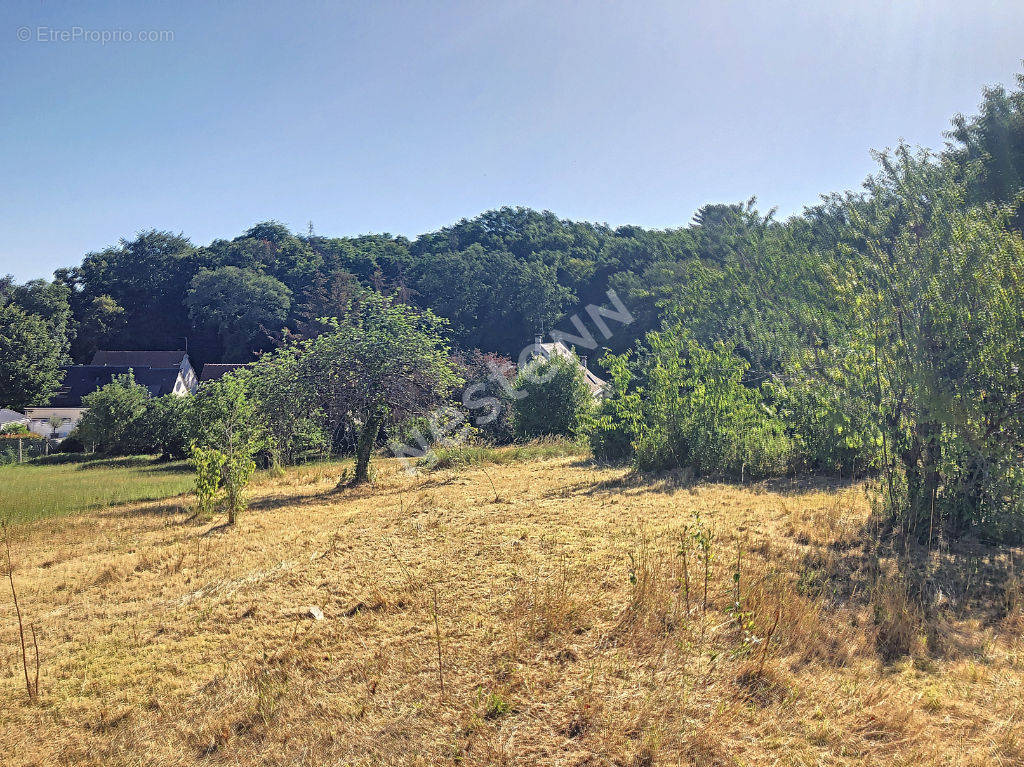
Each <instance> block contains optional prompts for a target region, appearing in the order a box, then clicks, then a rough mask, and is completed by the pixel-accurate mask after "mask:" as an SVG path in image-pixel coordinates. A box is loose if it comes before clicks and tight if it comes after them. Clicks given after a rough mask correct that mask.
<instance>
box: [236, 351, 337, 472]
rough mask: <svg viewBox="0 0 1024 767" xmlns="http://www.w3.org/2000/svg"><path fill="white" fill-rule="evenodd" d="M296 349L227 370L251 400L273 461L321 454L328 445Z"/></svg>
mask: <svg viewBox="0 0 1024 767" xmlns="http://www.w3.org/2000/svg"><path fill="white" fill-rule="evenodd" d="M302 351H303V350H302V347H301V346H300V345H297V344H293V345H289V346H285V347H283V348H281V349H279V350H277V351H276V352H274V353H272V354H264V355H263V356H261V357H260V358H259V359H258V360H257V361H256V362H254V363H253V364H252V365H250V366H248V367H246V368H243V369H240V370H237V371H235V372H233V373H231V374H229V375H231V376H232V377H234V378H238V379H239V380H241V381H243V383H244V384H245V386H246V387H247V391H248V393H249V396H250V397H252V398H253V400H254V401H255V402H256V403H257V408H256V418H257V420H258V421H259V423H260V425H261V427H262V429H263V432H264V434H265V435H266V439H267V449H268V450H269V452H270V458H271V461H272V463H273V464H275V465H277V464H280V463H285V464H294V463H296V462H298V461H299V460H300V459H302V458H304V457H310V456H316V457H322V456H324V455H325V454H327V453H329V452H330V448H331V438H330V434H328V433H327V428H326V419H325V412H324V409H323V406H322V405H321V404H320V403H318V402H317V399H316V389H315V386H314V382H313V379H312V378H311V377H310V376H308V375H306V366H305V361H304V359H303V354H302Z"/></svg>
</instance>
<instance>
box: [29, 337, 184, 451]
mask: <svg viewBox="0 0 1024 767" xmlns="http://www.w3.org/2000/svg"><path fill="white" fill-rule="evenodd" d="M129 370H130V371H131V372H132V374H133V376H134V377H135V381H136V382H137V383H140V384H142V385H143V386H145V387H146V388H147V389H149V392H150V394H152V395H153V396H154V397H160V396H162V395H164V394H177V395H178V396H186V395H188V394H194V393H195V391H196V388H198V386H199V377H198V376H197V375H196V372H195V370H193V368H192V363H191V361H190V360H189V358H188V354H187V353H185V352H183V351H173V352H144V351H139V352H132V351H98V352H96V354H95V355H93V358H92V364H91V365H70V366H68V367H66V368H64V381H63V383H62V384H61V387H60V389H59V390H58V391H57V393H56V394H55V395H54V396H53V397H52V398H51V399H50V404H49V405H47V406H45V407H29V408H25V416H26V417H27V418H28V419H29V422H28V428H29V429H31V430H32V431H34V432H35V433H36V434H39V435H41V436H44V437H55V438H56V439H64V438H65V437H66V436H68V434H70V433H71V430H72V429H74V428H75V426H77V425H78V422H79V421H81V420H82V416H83V415H84V414H85V411H86V410H87V408H84V407H82V397H84V396H86V395H87V394H92V393H93V392H94V391H96V390H97V389H99V388H101V387H103V386H106V385H107V384H108V383H110V382H111V380H112V379H113V378H114V376H117V375H121V374H123V373H127V372H128V371H129ZM51 418H57V419H60V425H59V426H58V427H57V428H56V430H54V428H53V426H51V425H50V419H51Z"/></svg>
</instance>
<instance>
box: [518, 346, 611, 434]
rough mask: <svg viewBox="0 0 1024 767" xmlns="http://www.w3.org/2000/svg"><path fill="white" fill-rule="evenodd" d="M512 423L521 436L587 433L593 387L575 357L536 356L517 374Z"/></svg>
mask: <svg viewBox="0 0 1024 767" xmlns="http://www.w3.org/2000/svg"><path fill="white" fill-rule="evenodd" d="M515 389H516V390H517V391H518V392H519V394H518V395H516V396H517V397H518V399H517V400H516V402H515V405H514V410H513V416H512V423H513V426H514V428H515V433H516V437H518V438H519V439H536V438H538V437H551V436H556V437H569V438H570V439H578V438H580V437H582V436H583V435H584V432H585V430H586V428H587V425H588V421H589V417H590V415H591V411H592V408H593V398H592V397H591V395H590V389H589V388H587V384H586V381H584V379H583V371H582V369H581V368H580V366H579V364H578V362H577V361H575V360H570V359H566V358H564V357H561V356H557V355H553V356H552V357H551V358H550V359H544V358H542V357H535V358H534V359H533V360H531V361H530V362H528V363H527V364H526V365H525V366H524V367H523V369H522V370H521V371H519V375H518V376H516V381H515Z"/></svg>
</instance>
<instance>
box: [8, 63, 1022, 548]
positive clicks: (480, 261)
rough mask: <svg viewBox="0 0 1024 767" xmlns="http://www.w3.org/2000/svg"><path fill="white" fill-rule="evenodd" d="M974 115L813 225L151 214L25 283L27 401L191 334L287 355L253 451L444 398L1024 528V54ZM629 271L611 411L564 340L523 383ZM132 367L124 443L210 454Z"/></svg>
mask: <svg viewBox="0 0 1024 767" xmlns="http://www.w3.org/2000/svg"><path fill="white" fill-rule="evenodd" d="M947 137H948V144H947V146H946V147H945V149H944V151H942V152H941V153H940V154H937V155H930V154H926V153H923V152H915V151H912V150H910V149H909V148H907V147H904V146H899V147H897V149H896V150H895V151H892V152H888V153H882V154H879V155H878V164H879V170H878V172H877V173H876V174H875V175H874V176H872V177H870V178H869V179H868V180H867V181H866V182H865V184H864V187H863V189H862V190H860V191H859V192H856V193H855V192H846V193H843V194H832V195H828V196H825V197H823V198H822V199H821V201H820V203H819V204H817V205H814V206H812V207H809V208H807V209H806V210H805V211H804V212H803V213H802V214H801V215H798V216H794V217H792V218H790V219H788V220H786V221H779V220H776V219H775V217H774V215H773V214H772V213H768V214H764V213H762V212H760V211H758V209H757V208H756V205H755V201H754V200H753V199H751V200H749V201H745V202H741V203H735V204H712V205H706V206H704V207H703V208H701V209H700V210H699V211H698V212H697V214H696V215H695V216H694V218H693V221H692V222H691V223H690V224H689V225H688V226H685V227H681V228H677V229H667V230H658V231H654V230H645V229H642V228H639V227H634V226H622V227H618V228H614V229H613V228H611V227H608V226H606V225H600V224H591V223H584V222H573V221H566V220H562V219H559V218H557V217H556V216H555V215H553V214H552V213H549V212H538V211H534V210H529V209H525V208H501V209H499V210H493V211H488V212H486V213H483V214H481V215H479V216H477V217H475V218H473V219H467V220H462V221H459V222H458V223H456V224H454V225H452V226H449V227H445V228H443V229H441V230H440V231H437V232H431V233H427V234H424V235H421V236H419V237H417V238H416V239H415V240H408V239H406V238H404V237H394V236H391V235H388V234H383V235H367V236H361V237H339V238H327V237H320V236H315V235H313V234H312V232H310V233H309V234H308V235H298V234H295V233H293V232H291V231H289V230H288V229H287V228H286V227H284V226H282V225H281V224H278V223H276V222H265V223H261V224H257V225H256V226H254V227H252V228H251V229H249V230H248V231H246V232H244V233H243V234H242V235H240V236H238V237H236V238H234V239H231V240H217V241H215V242H213V243H211V244H210V245H208V246H205V247H197V246H195V245H194V244H192V243H191V242H190V241H189V240H187V239H186V238H184V237H183V236H181V235H175V234H171V233H168V232H159V231H150V232H144V233H142V234H139V235H138V236H137V237H135V238H134V239H132V240H125V241H122V242H121V243H120V244H119V245H118V246H116V247H112V248H108V249H106V250H104V251H102V252H99V253H91V254H88V255H87V256H86V257H85V259H84V260H83V262H82V264H81V265H79V266H77V267H75V268H72V269H66V270H61V271H59V272H58V273H57V274H56V280H55V282H54V283H45V282H42V281H37V282H34V283H29V284H28V285H24V286H17V285H15V284H14V283H13V281H11V280H6V281H2V282H0V406H2V405H7V406H12V405H13V406H23V405H25V404H30V403H33V402H39V401H40V400H44V399H45V398H46V397H47V396H48V395H49V394H50V393H52V392H53V390H54V388H55V386H56V385H57V382H58V381H59V375H58V373H57V368H58V366H59V365H60V364H61V363H62V362H64V361H66V360H67V357H68V354H69V353H70V355H71V357H73V358H74V359H75V360H77V361H85V360H86V359H87V358H88V357H89V356H90V355H91V353H92V352H93V351H94V350H96V349H97V348H121V349H131V348H134V349H168V348H180V347H181V346H182V345H183V343H184V339H185V338H186V337H187V338H188V343H189V350H190V353H191V356H192V357H193V359H194V361H195V362H196V363H197V364H202V363H203V362H207V361H226V360H232V361H249V360H257V361H256V362H255V364H253V365H251V366H249V367H248V368H246V369H245V370H243V371H240V372H238V373H236V374H234V375H232V376H231V379H232V380H233V381H236V382H238V386H239V387H241V388H239V389H237V391H236V390H232V391H234V392H235V394H237V395H238V396H240V397H244V398H245V402H246V403H248V404H247V405H246V406H245V408H242V410H244V411H245V412H246V413H248V414H249V415H248V416H247V419H248V420H249V421H250V422H251V423H249V425H248V426H247V427H246V428H250V427H251V428H252V429H253V430H255V431H254V433H256V432H258V433H259V435H260V437H259V440H258V442H259V447H258V448H257V447H253V448H252V450H249V451H248V453H247V454H248V455H249V457H250V458H251V459H253V460H257V459H260V458H266V459H267V461H268V462H283V463H289V462H296V461H301V460H305V459H307V458H310V457H317V456H322V455H326V454H328V453H330V452H341V451H355V452H356V453H357V455H358V457H359V460H358V461H357V479H364V478H365V477H366V475H367V471H368V465H369V456H370V453H371V451H372V448H373V447H374V445H375V444H377V443H379V442H381V441H384V440H387V441H391V442H394V441H403V440H410V439H411V440H412V441H414V442H419V440H418V439H416V438H415V434H416V433H417V432H424V431H426V432H429V438H428V439H426V440H425V441H426V442H438V441H442V442H443V441H444V437H445V434H449V433H450V429H445V428H440V429H439V428H438V424H439V422H440V421H446V422H448V423H451V424H455V427H456V428H458V427H459V426H460V425H461V426H462V427H465V426H469V427H472V429H473V431H471V432H469V433H471V434H474V435H477V436H479V437H481V438H483V439H485V440H487V441H490V442H493V443H504V442H508V441H510V440H512V439H513V438H518V439H527V438H532V437H535V436H538V435H542V434H553V433H557V434H569V435H572V436H578V435H580V434H581V432H582V431H584V430H585V427H587V428H588V429H589V431H590V439H591V444H592V446H593V449H594V451H595V453H596V454H597V455H598V456H600V457H603V458H612V459H623V460H629V461H632V462H633V463H634V464H635V465H636V466H637V467H639V468H644V469H654V468H671V467H676V466H680V467H682V466H687V467H693V468H694V469H696V470H697V471H698V472H699V473H701V474H704V475H712V476H715V475H719V476H730V477H743V478H746V477H764V476H772V475H777V474H782V473H786V472H795V471H801V470H813V471H828V472H837V473H841V474H843V475H846V476H851V475H865V474H870V475H873V476H878V477H880V478H881V479H882V482H883V487H884V490H885V494H886V498H887V505H888V508H889V509H890V511H891V512H892V515H893V517H892V518H893V520H894V522H895V523H898V525H897V526H898V529H899V530H900V531H901V532H902V533H903V534H906V535H913V534H915V533H916V534H917V535H919V536H920V535H922V534H927V535H928V536H930V535H931V533H932V532H933V531H935V530H939V531H943V532H946V533H949V534H958V533H962V532H963V531H965V530H968V529H977V530H981V531H984V532H986V533H987V534H991V535H1001V536H1007V535H1011V534H1014V533H1013V531H1014V530H1019V529H1024V505H1022V501H1021V500H1020V499H1021V498H1024V472H1022V470H1021V468H1020V467H1021V466H1022V463H1024V385H1022V382H1021V376H1020V369H1021V366H1022V365H1024V359H1022V357H1024V345H1022V344H1024V342H1022V341H1021V338H1022V332H1021V331H1022V330H1024V328H1022V327H1021V324H1022V322H1024V305H1022V304H1024V285H1022V280H1024V245H1022V240H1021V232H1022V230H1024V192H1022V187H1024V79H1022V80H1021V87H1020V88H1019V89H1018V90H1015V91H1011V92H1007V91H1005V90H1003V89H999V88H995V89H989V90H986V91H985V93H984V101H983V103H982V105H981V108H980V110H979V113H978V114H977V115H976V116H973V117H964V116H957V117H956V118H955V119H954V121H953V127H952V130H950V131H949V133H948V134H947ZM609 289H613V290H615V291H616V293H617V294H618V296H620V297H621V299H622V301H623V302H624V304H625V306H627V307H628V309H629V312H630V313H631V314H632V315H633V317H634V320H635V321H633V322H632V323H630V324H628V325H624V326H622V325H620V326H619V327H617V328H616V330H615V332H614V333H612V334H610V337H609V334H605V337H603V338H602V339H601V343H603V344H605V345H606V346H607V348H608V350H609V352H610V353H609V354H608V355H606V356H605V358H604V361H605V365H606V366H607V368H606V369H607V371H608V377H609V378H610V385H611V392H610V396H609V397H608V398H607V400H606V401H604V402H603V403H602V404H601V406H600V409H599V412H597V413H596V415H595V416H593V417H591V415H590V414H588V413H587V412H586V411H587V409H588V407H589V403H590V400H589V394H588V395H587V397H586V398H584V397H583V393H584V392H585V390H586V387H585V385H584V384H583V382H582V381H581V380H579V375H578V370H576V369H575V368H573V367H572V366H571V365H564V364H562V363H544V364H541V363H534V367H535V368H542V367H545V365H547V366H548V367H551V368H552V372H553V373H554V375H553V377H551V380H550V381H547V382H546V383H537V382H531V381H529V380H527V374H528V373H531V368H530V367H527V368H526V369H525V370H521V371H520V380H519V381H518V382H517V383H516V384H515V386H516V388H518V389H521V390H523V391H525V392H526V394H527V396H526V397H524V398H522V399H515V397H516V395H515V394H514V393H513V391H512V383H511V380H510V379H511V375H510V372H511V366H510V365H509V364H508V362H507V358H509V357H510V358H512V359H518V356H519V353H520V351H521V350H522V349H523V348H524V346H526V345H527V343H528V340H529V339H530V338H532V337H533V336H534V335H535V334H536V333H537V332H538V331H543V330H549V329H555V330H559V329H561V330H565V331H567V332H568V333H572V334H577V333H579V332H581V331H582V328H581V327H580V325H579V324H578V319H577V322H573V321H572V320H573V316H574V315H577V317H579V316H584V315H585V314H586V312H585V307H586V306H587V305H588V304H591V303H595V304H596V303H604V299H605V296H606V294H607V291H608V290H609ZM12 339H13V341H12ZM453 348H454V349H455V350H456V351H454V352H453V351H452V349H453ZM588 348H589V347H588ZM260 355H262V356H260ZM257 358H258V359H257ZM496 371H497V372H496ZM545 378H547V376H545ZM460 379H464V380H465V381H466V382H467V384H468V387H467V388H466V389H465V390H460V384H459V381H460ZM570 379H571V380H570ZM231 385H232V386H234V385H235V384H231ZM112 386H113V384H112ZM118 387H120V388H119V389H117V390H116V391H114V390H112V391H110V392H106V393H104V394H103V396H102V397H99V396H98V395H96V396H97V399H96V401H95V406H96V410H97V413H96V415H94V416H92V415H91V416H90V424H92V423H99V421H100V420H101V418H103V419H107V421H110V422H111V425H110V430H109V431H106V430H105V431H104V432H103V434H102V436H101V435H100V432H99V431H98V430H94V431H93V440H94V441H95V442H96V443H97V444H99V445H101V446H102V447H104V448H105V449H108V450H112V451H127V450H134V449H137V448H138V447H139V446H140V443H139V442H138V441H137V439H136V437H137V435H145V439H146V440H148V442H147V446H148V447H149V448H158V449H159V450H160V451H161V452H163V453H165V454H166V455H180V454H182V453H183V452H184V451H185V450H186V449H187V447H186V446H187V444H188V443H189V442H191V441H192V440H196V439H199V440H200V442H201V441H202V440H203V439H205V436H204V435H205V434H206V433H207V432H208V430H209V429H210V426H209V424H208V423H207V421H206V420H204V418H203V417H198V416H196V412H197V411H196V407H197V406H198V405H197V404H195V403H193V404H187V405H186V404H180V403H171V402H164V401H160V403H159V404H157V401H151V400H150V399H148V398H145V397H142V396H141V395H140V394H139V393H138V392H134V390H132V389H131V387H130V386H128V385H127V384H125V383H123V382H119V383H118ZM207 388H209V389H210V390H211V391H213V392H217V391H220V390H219V389H217V387H215V386H211V385H205V386H204V389H207ZM221 393H222V394H223V393H224V392H221ZM98 394H99V393H98ZM459 394H461V395H462V396H461V397H459V398H458V399H454V398H453V395H459ZM115 395H116V396H115ZM213 396H214V395H213V394H201V395H200V397H198V398H196V399H197V403H198V402H201V401H203V400H204V398H205V397H213ZM217 396H220V395H217ZM229 399H230V398H229ZM584 399H585V400H586V401H585V402H584ZM108 400H109V401H108ZM206 401H207V402H210V401H212V400H206ZM240 402H241V401H240V400H239V401H236V402H235V404H238V405H239V407H241V405H240V404H239V403H240ZM222 404H223V403H222ZM115 405H116V406H117V407H118V408H121V409H120V410H118V411H117V412H118V414H119V415H120V416H124V417H127V418H128V420H127V421H124V422H121V423H119V425H116V426H115V425H113V423H112V421H113V413H114V406H115ZM439 405H447V406H448V410H446V411H445V412H446V413H447V415H445V416H443V417H442V416H440V415H439V414H438V412H435V411H434V408H435V407H437V406H439ZM104 408H107V409H108V410H109V411H110V412H109V413H106V414H104V413H105V411H104ZM214 423H216V420H214ZM90 429H94V427H93V426H91V425H89V424H86V425H85V426H83V430H82V431H83V434H85V433H86V432H87V431H88V430H90ZM104 429H106V427H104ZM459 433H460V434H461V433H463V432H459ZM255 444H256V443H255V442H253V445H255ZM200 446H203V445H202V444H201V445H200ZM206 447H214V446H213V445H206ZM216 449H221V448H219V447H218V448H216ZM247 450H248V449H247ZM243 452H246V451H243ZM246 465H247V464H246ZM240 466H241V464H240ZM241 474H244V471H243V472H241ZM223 478H224V476H223V475H222V479H223ZM922 531H925V532H924V533H923V532H922Z"/></svg>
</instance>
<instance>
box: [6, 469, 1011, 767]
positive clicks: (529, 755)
mask: <svg viewBox="0 0 1024 767" xmlns="http://www.w3.org/2000/svg"><path fill="white" fill-rule="evenodd" d="M488 471H489V478H488V476H486V475H485V474H484V472H483V471H482V470H481V469H480V467H467V468H465V469H464V470H463V471H461V472H458V471H451V472H450V471H439V472H434V473H430V474H427V475H425V476H421V477H416V478H410V477H408V476H406V475H405V474H404V473H402V472H401V471H399V469H398V467H397V466H396V465H387V464H382V468H381V471H380V473H379V475H378V478H377V480H376V482H375V484H374V485H373V486H370V487H366V488H361V489H359V490H355V491H346V492H343V493H340V494H332V493H331V492H330V490H331V489H332V487H333V485H334V483H335V480H336V477H334V476H330V475H328V474H327V473H325V472H324V471H323V470H322V469H317V470H311V471H305V472H304V471H301V470H300V471H298V472H294V473H292V474H290V475H289V476H288V477H287V478H285V479H284V480H281V481H280V482H277V483H269V482H268V483H266V484H263V485H261V486H260V487H258V488H257V489H256V491H255V493H254V496H255V497H254V499H253V502H252V504H251V509H250V510H249V511H248V512H246V513H245V514H244V515H243V516H242V517H241V520H240V522H239V524H238V525H237V527H236V528H235V529H224V528H220V527H218V520H214V521H213V522H210V523H199V522H197V521H195V520H191V521H190V520H189V518H188V517H189V515H188V513H187V510H186V509H182V508H180V507H179V504H178V502H175V503H174V504H170V505H168V504H162V503H149V504H138V505H134V506H130V507H115V508H111V509H108V510H105V511H102V512H97V513H92V514H88V515H83V516H80V517H74V518H66V519H61V520H53V521H49V522H45V523H44V522H41V523H36V524H34V525H31V526H25V527H21V528H16V529H15V530H14V531H13V534H12V552H13V553H12V556H13V559H14V568H15V577H16V579H17V584H18V595H19V599H20V600H21V607H22V610H23V612H24V613H25V620H26V621H27V622H29V623H31V624H34V625H35V626H37V627H38V632H39V647H40V652H41V656H42V674H41V680H40V699H39V701H38V703H34V704H33V703H30V702H29V701H28V699H27V697H26V694H25V689H24V684H20V685H19V680H20V675H21V674H22V668H21V659H20V651H19V650H18V649H17V648H18V644H17V642H18V638H17V623H16V620H15V617H14V610H13V606H12V605H11V604H10V602H9V601H7V602H2V603H0V717H2V719H0V749H2V753H3V755H4V756H3V764H4V765H22V764H41V765H42V764H96V765H101V764H102V765H174V764H253V765H256V764H259V765H264V764H289V765H291V764H294V765H305V764H309V765H313V764H351V765H381V764H384V765H428V764H452V765H454V764H477V765H483V764H509V765H513V764H515V765H636V766H640V765H655V764H672V765H675V764H684V765H733V764H749V765H819V764H820V765H839V764H857V765H874V764H877V765H886V767H891V765H902V764H906V765H909V764H914V765H950V764H953V765H1011V764H1021V763H1024V689H1022V679H1024V655H1022V654H1021V651H1022V649H1024V644H1022V642H1021V635H1020V630H1021V626H1022V624H1024V621H1022V620H1021V616H1020V610H1021V606H1022V601H1024V600H1022V597H1021V594H1020V581H1019V580H1017V581H1014V580H1013V578H1014V577H1015V576H1013V575H1012V573H1011V575H1009V576H1008V577H1006V578H1002V579H1000V578H999V577H997V574H998V573H999V572H1000V571H1001V568H1002V569H1008V564H1007V563H1008V561H1009V560H1008V559H1007V557H1008V556H1010V555H1012V554H1014V553H1015V552H1005V551H1004V552H991V551H986V550H981V549H978V550H976V551H972V552H968V553H967V554H966V555H964V556H967V557H968V558H969V561H974V562H975V568H974V571H973V572H975V573H976V575H974V576H970V577H969V578H967V579H966V580H964V579H957V578H953V577H952V576H950V575H949V573H948V572H947V569H948V568H946V565H948V563H949V562H948V561H947V560H949V561H951V560H952V559H953V558H954V554H953V553H948V554H947V555H945V556H946V559H943V558H936V560H935V561H934V562H932V563H930V564H929V565H928V572H929V573H930V575H929V580H927V581H926V582H925V583H924V586H923V587H920V588H918V587H911V586H910V585H909V584H907V583H905V582H904V581H903V580H901V579H900V578H898V577H896V575H895V574H894V573H896V572H897V571H898V568H895V563H894V562H892V561H889V560H887V559H885V558H881V557H878V556H875V555H874V554H873V553H872V552H871V551H870V550H869V547H868V546H866V544H865V534H864V530H863V526H864V523H865V520H866V518H867V515H868V504H867V500H866V497H865V494H864V492H863V489H862V488H860V487H858V486H847V487H836V486H827V485H821V486H813V487H812V486H807V485H803V486H796V485H785V484H781V485H761V486H753V487H747V488H741V487H735V486H725V485H714V484H708V485H689V486H688V485H685V484H675V483H673V482H671V481H669V480H666V479H664V478H663V479H661V480H658V481H651V482H648V481H644V480H640V479H636V478H630V477H628V476H627V475H626V471H625V470H623V469H614V468H595V467H592V466H589V465H586V464H585V463H584V462H581V461H580V459H578V458H572V457H564V458H558V459H553V460H544V461H534V462H530V463H525V464H509V465H500V466H492V467H490V469H489V470H488ZM492 481H493V484H494V485H495V488H494V489H492V487H491V482H492ZM495 496H497V497H498V499H499V500H497V501H496V500H495ZM958 556H960V555H958ZM961 558H962V557H961ZM705 572H706V584H707V588H706V596H705ZM964 572H971V569H970V567H968V568H966V569H964ZM1012 572H1013V573H1016V572H1019V562H1018V565H1017V569H1015V570H1013V571H1012ZM311 606H317V607H319V608H321V609H322V610H323V613H324V619H323V620H314V619H311V618H310V617H309V616H310V610H309V608H310V607H311ZM442 681H443V688H444V689H443V691H442V689H441V687H442Z"/></svg>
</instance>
